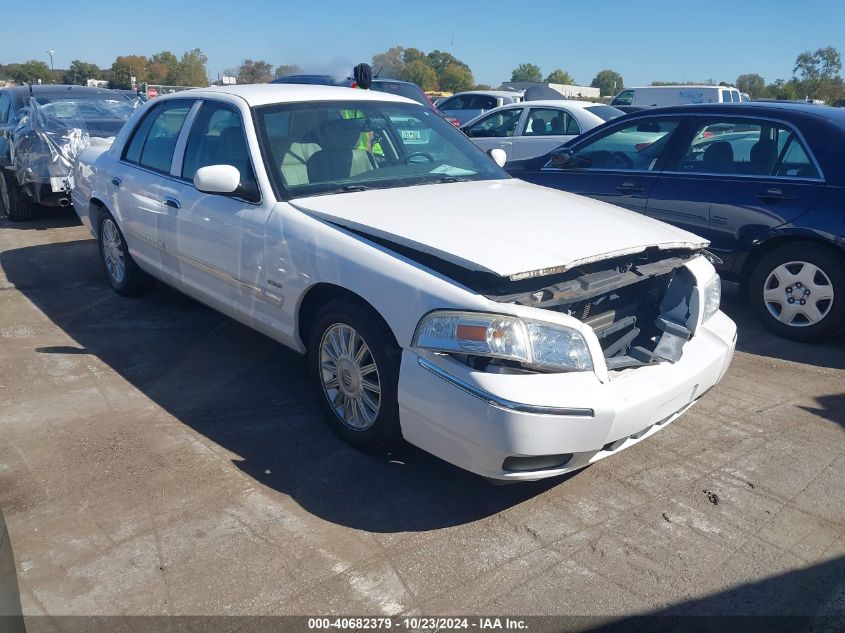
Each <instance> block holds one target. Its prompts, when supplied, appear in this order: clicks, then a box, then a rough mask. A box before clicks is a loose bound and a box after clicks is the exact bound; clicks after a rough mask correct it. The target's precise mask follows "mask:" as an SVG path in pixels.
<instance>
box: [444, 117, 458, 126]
mask: <svg viewBox="0 0 845 633" xmlns="http://www.w3.org/2000/svg"><path fill="white" fill-rule="evenodd" d="M446 120H447V121H448V122H449V123H451V124H452V125H454V126H455V127H461V122H460V121H458V120H457V119H456V118H454V117H450V116H447V117H446Z"/></svg>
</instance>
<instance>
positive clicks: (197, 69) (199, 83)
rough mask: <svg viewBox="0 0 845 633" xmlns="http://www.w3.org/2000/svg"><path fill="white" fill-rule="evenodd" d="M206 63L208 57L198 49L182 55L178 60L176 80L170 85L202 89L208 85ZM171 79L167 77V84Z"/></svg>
mask: <svg viewBox="0 0 845 633" xmlns="http://www.w3.org/2000/svg"><path fill="white" fill-rule="evenodd" d="M207 63H208V57H206V55H205V53H203V52H202V51H201V50H200V49H198V48H193V49H191V50H189V51H185V52H184V53H182V59H180V60H179V67H178V68H177V71H176V79H177V81H174V82H173V84H172V85H175V86H193V87H200V88H204V87H206V86H207V85H208V72H207V71H206V69H205V65H206V64H207ZM170 81H171V79H170V77H169V75H168V82H170Z"/></svg>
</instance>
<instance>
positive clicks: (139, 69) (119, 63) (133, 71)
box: [110, 55, 150, 88]
mask: <svg viewBox="0 0 845 633" xmlns="http://www.w3.org/2000/svg"><path fill="white" fill-rule="evenodd" d="M149 63H150V60H148V59H147V58H146V57H144V56H143V55H120V56H118V57H117V59H115V60H114V63H113V64H112V65H111V72H112V76H111V82H110V83H111V86H112V88H131V87H132V77H135V79H136V81H137V82H138V83H144V82H145V81H147V65H148V64H149Z"/></svg>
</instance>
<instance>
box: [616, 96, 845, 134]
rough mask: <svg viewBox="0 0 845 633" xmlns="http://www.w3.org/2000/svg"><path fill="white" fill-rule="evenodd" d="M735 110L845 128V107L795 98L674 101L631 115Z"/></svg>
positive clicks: (706, 112)
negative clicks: (819, 121) (804, 118)
mask: <svg viewBox="0 0 845 633" xmlns="http://www.w3.org/2000/svg"><path fill="white" fill-rule="evenodd" d="M678 113H680V114H708V115H711V114H718V113H725V114H734V115H743V114H744V115H749V116H764V115H769V116H775V117H780V118H792V117H795V116H798V117H802V116H812V117H816V118H818V119H823V120H828V121H830V122H831V123H834V124H835V125H837V126H838V127H840V128H843V129H845V109H843V108H833V107H830V106H824V105H818V104H814V103H803V102H797V103H796V102H794V101H780V102H777V101H745V102H742V103H698V104H691V105H674V106H665V107H660V108H646V109H644V110H640V111H639V112H632V113H631V114H629V115H628V116H629V117H631V118H634V117H642V116H650V115H655V114H678Z"/></svg>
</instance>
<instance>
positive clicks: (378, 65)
mask: <svg viewBox="0 0 845 633" xmlns="http://www.w3.org/2000/svg"><path fill="white" fill-rule="evenodd" d="M404 51H405V49H404V48H402V47H401V46H394V47H393V48H389V49H388V50H386V51H384V52H383V53H376V54H375V55H373V72H374V73H379V77H388V78H390V79H399V78H400V77H401V76H402V69H403V67H404V66H405V62H404V61H402V55H403V53H404Z"/></svg>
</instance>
